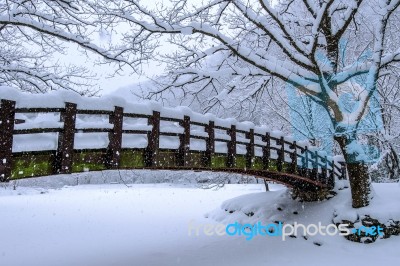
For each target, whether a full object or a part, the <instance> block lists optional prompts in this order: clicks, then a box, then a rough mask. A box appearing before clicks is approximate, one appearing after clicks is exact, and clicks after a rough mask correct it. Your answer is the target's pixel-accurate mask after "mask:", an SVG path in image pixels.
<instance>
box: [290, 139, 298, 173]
mask: <svg viewBox="0 0 400 266" xmlns="http://www.w3.org/2000/svg"><path fill="white" fill-rule="evenodd" d="M290 148H291V149H293V153H291V154H290V159H291V160H292V163H291V167H290V168H291V172H292V173H293V174H296V173H297V143H296V141H293V144H292V145H291V147H290Z"/></svg>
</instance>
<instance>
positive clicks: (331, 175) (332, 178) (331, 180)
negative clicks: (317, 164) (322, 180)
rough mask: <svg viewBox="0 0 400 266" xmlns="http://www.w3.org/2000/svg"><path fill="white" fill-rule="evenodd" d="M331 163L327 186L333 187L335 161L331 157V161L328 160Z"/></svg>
mask: <svg viewBox="0 0 400 266" xmlns="http://www.w3.org/2000/svg"><path fill="white" fill-rule="evenodd" d="M330 164H331V165H332V170H331V171H330V172H329V179H328V186H329V188H334V187H335V161H334V160H333V159H332V162H330Z"/></svg>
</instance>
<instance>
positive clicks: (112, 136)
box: [106, 106, 124, 169]
mask: <svg viewBox="0 0 400 266" xmlns="http://www.w3.org/2000/svg"><path fill="white" fill-rule="evenodd" d="M123 122H124V109H123V108H122V107H119V106H115V109H114V112H113V113H112V115H110V123H111V124H113V129H112V131H111V132H109V133H108V139H109V143H108V148H107V155H106V167H107V169H118V168H119V165H120V159H121V151H122V149H121V147H122V146H121V144H122V125H123Z"/></svg>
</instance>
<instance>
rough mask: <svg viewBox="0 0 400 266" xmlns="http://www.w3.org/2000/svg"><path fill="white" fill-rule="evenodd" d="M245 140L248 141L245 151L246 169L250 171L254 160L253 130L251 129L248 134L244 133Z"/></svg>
mask: <svg viewBox="0 0 400 266" xmlns="http://www.w3.org/2000/svg"><path fill="white" fill-rule="evenodd" d="M246 138H247V139H249V144H248V145H247V147H246V148H247V151H246V168H247V169H251V168H252V167H253V160H254V155H255V153H254V129H253V128H251V129H250V131H249V133H246Z"/></svg>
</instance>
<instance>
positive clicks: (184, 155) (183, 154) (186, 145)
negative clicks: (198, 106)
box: [176, 115, 190, 166]
mask: <svg viewBox="0 0 400 266" xmlns="http://www.w3.org/2000/svg"><path fill="white" fill-rule="evenodd" d="M179 124H180V126H181V127H183V135H180V136H179V148H178V154H177V158H176V159H177V160H176V163H177V166H187V165H188V164H189V160H190V158H189V156H190V153H189V151H190V117H189V116H186V115H185V116H184V117H183V121H182V122H180V123H179Z"/></svg>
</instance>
